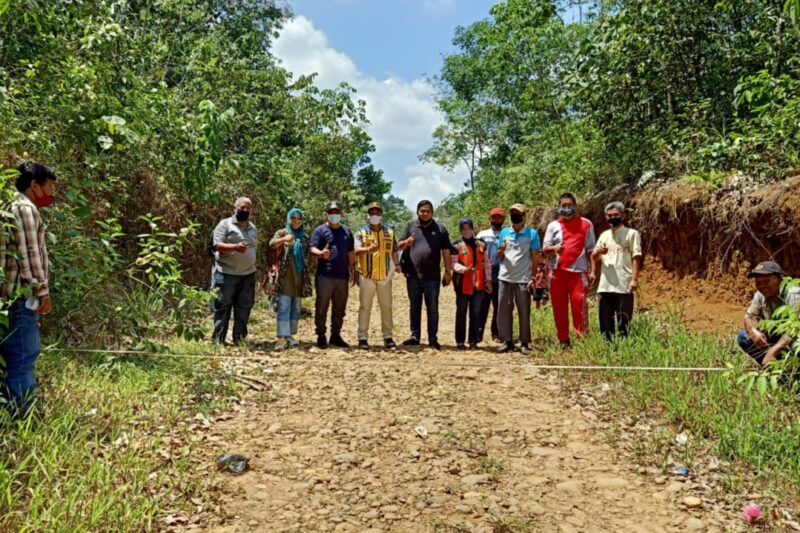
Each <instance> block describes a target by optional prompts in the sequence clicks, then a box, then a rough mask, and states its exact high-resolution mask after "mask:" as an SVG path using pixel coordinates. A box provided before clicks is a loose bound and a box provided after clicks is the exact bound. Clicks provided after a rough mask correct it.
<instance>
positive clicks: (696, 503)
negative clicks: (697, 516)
mask: <svg viewBox="0 0 800 533" xmlns="http://www.w3.org/2000/svg"><path fill="white" fill-rule="evenodd" d="M683 505H685V506H686V507H688V508H689V509H695V508H697V507H701V506H702V505H703V500H701V499H700V498H698V497H697V496H687V497H685V498H684V499H683Z"/></svg>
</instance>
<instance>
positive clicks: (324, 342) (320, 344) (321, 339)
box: [317, 335, 328, 350]
mask: <svg viewBox="0 0 800 533" xmlns="http://www.w3.org/2000/svg"><path fill="white" fill-rule="evenodd" d="M327 347H328V339H326V338H325V335H317V348H322V349H323V350H324V349H325V348H327Z"/></svg>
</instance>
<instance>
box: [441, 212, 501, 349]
mask: <svg viewBox="0 0 800 533" xmlns="http://www.w3.org/2000/svg"><path fill="white" fill-rule="evenodd" d="M458 229H459V230H460V231H461V240H459V241H457V242H455V243H453V248H454V249H455V253H453V254H452V256H451V261H452V263H453V273H454V275H453V287H455V290H456V345H457V346H456V347H457V348H458V349H459V350H466V349H467V346H466V345H465V344H464V342H465V340H467V339H466V337H467V313H469V347H470V348H471V349H473V350H474V349H476V348H477V347H478V335H479V329H480V326H481V300H482V299H483V293H484V292H486V293H491V292H492V264H491V262H490V261H489V260H488V258H487V257H486V243H485V242H483V241H482V240H479V239H476V238H475V225H474V224H473V222H472V219H471V218H462V219H461V220H460V221H459V223H458Z"/></svg>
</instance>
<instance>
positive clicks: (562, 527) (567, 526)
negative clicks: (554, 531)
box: [558, 524, 578, 533]
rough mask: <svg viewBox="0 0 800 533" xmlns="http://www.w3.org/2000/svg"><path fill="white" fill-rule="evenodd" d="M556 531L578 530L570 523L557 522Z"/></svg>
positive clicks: (562, 532)
mask: <svg viewBox="0 0 800 533" xmlns="http://www.w3.org/2000/svg"><path fill="white" fill-rule="evenodd" d="M558 531H559V533H578V530H577V529H575V527H573V526H572V525H570V524H559V525H558Z"/></svg>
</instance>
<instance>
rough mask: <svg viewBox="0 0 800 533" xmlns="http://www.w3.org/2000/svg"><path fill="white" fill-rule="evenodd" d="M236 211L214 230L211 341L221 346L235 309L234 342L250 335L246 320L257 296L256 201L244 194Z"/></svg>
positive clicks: (237, 201) (235, 205)
mask: <svg viewBox="0 0 800 533" xmlns="http://www.w3.org/2000/svg"><path fill="white" fill-rule="evenodd" d="M234 208H235V210H234V214H233V216H232V217H230V218H224V219H222V220H221V221H220V223H219V224H217V227H216V229H214V239H213V246H214V275H213V278H214V287H215V288H216V289H217V299H216V301H215V302H214V334H213V337H212V340H213V342H214V344H216V345H222V344H224V342H225V337H226V336H227V334H228V323H229V322H230V319H231V311H233V342H234V344H241V343H243V342H244V341H245V338H246V337H247V320H248V319H249V318H250V311H251V310H252V309H253V304H254V303H255V299H256V241H257V240H258V231H257V230H256V227H255V226H254V225H253V223H252V222H250V220H249V219H250V213H251V211H252V209H253V203H252V202H251V201H250V199H249V198H245V197H241V198H238V199H237V200H236V203H235V204H234Z"/></svg>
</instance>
